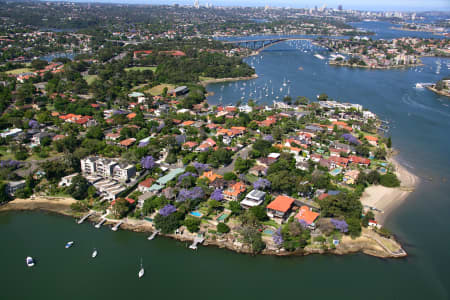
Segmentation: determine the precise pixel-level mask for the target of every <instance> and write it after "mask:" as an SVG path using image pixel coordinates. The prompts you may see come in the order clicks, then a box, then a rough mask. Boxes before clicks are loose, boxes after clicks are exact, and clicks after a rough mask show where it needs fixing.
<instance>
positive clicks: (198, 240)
mask: <svg viewBox="0 0 450 300" xmlns="http://www.w3.org/2000/svg"><path fill="white" fill-rule="evenodd" d="M204 240H205V238H204V237H203V236H196V237H195V238H194V242H193V243H192V245H190V246H189V249H192V250H197V245H198V244H201V243H203V241H204Z"/></svg>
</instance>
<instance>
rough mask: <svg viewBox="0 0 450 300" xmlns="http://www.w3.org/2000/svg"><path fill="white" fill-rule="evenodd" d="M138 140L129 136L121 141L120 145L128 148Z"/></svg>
mask: <svg viewBox="0 0 450 300" xmlns="http://www.w3.org/2000/svg"><path fill="white" fill-rule="evenodd" d="M135 142H136V139H135V138H129V139H126V140H123V141H120V142H119V146H121V147H124V148H128V147H131V146H132V145H133V144H134V143H135Z"/></svg>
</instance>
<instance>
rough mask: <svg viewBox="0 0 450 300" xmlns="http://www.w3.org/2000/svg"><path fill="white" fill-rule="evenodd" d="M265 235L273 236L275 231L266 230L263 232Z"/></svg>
mask: <svg viewBox="0 0 450 300" xmlns="http://www.w3.org/2000/svg"><path fill="white" fill-rule="evenodd" d="M263 233H265V234H268V235H272V234H273V230H272V229H265V230H264V231H263Z"/></svg>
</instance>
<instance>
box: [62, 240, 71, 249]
mask: <svg viewBox="0 0 450 300" xmlns="http://www.w3.org/2000/svg"><path fill="white" fill-rule="evenodd" d="M72 245H73V241H70V242H67V244H66V245H65V246H64V247H65V248H66V249H67V248H70V247H72Z"/></svg>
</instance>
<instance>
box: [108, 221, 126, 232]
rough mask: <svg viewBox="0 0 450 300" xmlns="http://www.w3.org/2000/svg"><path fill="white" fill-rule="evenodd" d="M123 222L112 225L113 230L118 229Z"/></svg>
mask: <svg viewBox="0 0 450 300" xmlns="http://www.w3.org/2000/svg"><path fill="white" fill-rule="evenodd" d="M122 224H123V221H120V222H118V223H117V224H116V225H114V226H113V227H111V230H112V231H117V230H118V229H119V227H120V225H122Z"/></svg>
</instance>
